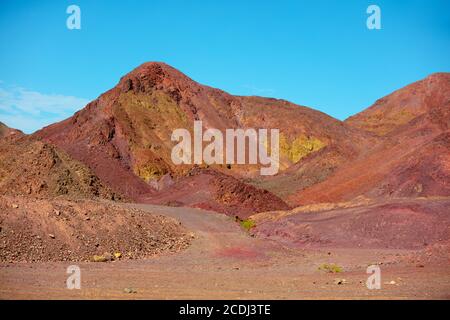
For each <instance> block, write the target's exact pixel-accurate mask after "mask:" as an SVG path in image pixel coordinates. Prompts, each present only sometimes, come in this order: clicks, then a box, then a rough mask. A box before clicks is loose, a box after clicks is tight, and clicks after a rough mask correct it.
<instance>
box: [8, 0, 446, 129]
mask: <svg viewBox="0 0 450 320" xmlns="http://www.w3.org/2000/svg"><path fill="white" fill-rule="evenodd" d="M71 4H75V5H78V6H79V7H80V8H81V30H69V29H68V28H67V27H66V20H67V17H68V16H69V15H68V14H67V13H66V8H67V7H68V6H69V5H71ZM370 4H376V5H378V6H379V7H380V8H381V23H382V30H368V29H367V27H366V20H367V17H368V16H369V15H368V14H367V13H366V9H367V7H368V6H369V5H370ZM0 43H1V50H0V121H2V122H5V123H6V124H8V125H9V126H12V127H16V128H19V129H22V130H24V131H25V132H32V131H34V130H36V129H38V128H40V127H42V126H43V125H46V124H49V123H52V122H54V121H58V120H61V119H63V118H66V117H68V116H70V115H71V114H72V113H73V112H74V111H76V110H77V109H79V108H81V107H83V106H84V104H85V103H86V102H88V101H89V100H92V99H95V98H96V97H97V96H98V95H100V94H101V93H102V92H104V91H106V90H108V89H110V88H111V87H113V86H114V85H115V84H116V83H117V82H118V80H119V79H120V77H121V76H123V75H124V74H126V73H127V72H129V71H131V70H132V69H133V68H135V67H136V66H138V65H140V64H141V63H143V62H146V61H164V62H166V63H168V64H170V65H172V66H173V67H175V68H177V69H179V70H180V71H182V72H184V73H186V74H187V75H188V76H190V77H191V78H193V79H194V80H196V81H198V82H200V83H203V84H207V85H210V86H213V87H218V88H221V89H223V90H225V91H228V92H230V93H232V94H238V95H262V96H272V97H276V98H283V99H286V100H289V101H292V102H295V103H297V104H301V105H306V106H309V107H312V108H315V109H318V110H321V111H323V112H326V113H328V114H330V115H331V116H334V117H336V118H339V119H345V118H346V117H348V116H350V115H352V114H355V113H357V112H359V111H361V110H363V109H364V108H366V107H368V106H370V105H371V104H372V103H373V102H374V101H375V100H376V99H378V98H381V97H382V96H384V95H386V94H389V93H390V92H392V91H394V90H396V89H398V88H401V87H402V86H405V85H407V84H409V83H411V82H414V81H416V80H419V79H422V78H424V77H426V76H427V75H429V74H431V73H433V72H440V71H445V72H449V71H450V58H449V57H450V1H448V0H409V1H405V0H387V1H384V0H373V1H364V0H342V1H335V0H309V1H302V0H292V1H283V0H277V1H275V0H273V1H264V0H226V1H225V0H204V1H201V0H190V1H188V0H186V1H177V0H140V1H139V0H128V1H115V0H110V1H102V0H72V1H64V0H63V1H52V0H47V1H46V0H40V1H34V0H33V1H25V0H1V1H0Z"/></svg>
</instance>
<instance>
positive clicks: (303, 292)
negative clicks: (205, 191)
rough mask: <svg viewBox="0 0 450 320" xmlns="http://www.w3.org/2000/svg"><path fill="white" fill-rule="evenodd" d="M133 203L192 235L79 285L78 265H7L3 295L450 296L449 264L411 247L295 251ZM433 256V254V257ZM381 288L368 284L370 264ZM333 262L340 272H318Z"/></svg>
mask: <svg viewBox="0 0 450 320" xmlns="http://www.w3.org/2000/svg"><path fill="white" fill-rule="evenodd" d="M124 206H136V207H138V208H139V209H142V210H144V211H146V212H151V213H157V214H162V215H165V216H169V217H173V218H176V219H178V220H179V221H181V223H182V225H183V226H184V227H186V228H187V229H189V230H191V231H192V232H193V233H194V234H195V239H194V240H193V241H192V245H191V246H190V247H189V248H188V249H186V250H182V251H180V252H178V253H168V254H164V255H161V256H157V257H155V258H150V259H145V260H127V261H115V262H107V263H92V262H83V263H78V264H77V265H79V266H80V268H81V289H80V290H76V289H75V290H69V289H67V287H66V279H67V277H68V276H69V275H68V274H66V269H67V267H68V266H69V265H72V264H74V263H69V262H50V263H34V264H26V263H15V264H8V263H2V264H1V265H0V298H1V299H49V298H50V299H105V298H106V299H449V298H450V264H449V263H448V260H446V258H445V255H444V256H443V259H442V260H441V262H439V263H436V261H434V262H433V263H432V264H431V263H427V261H428V260H427V253H426V252H424V251H414V250H392V249H390V250H377V249H321V250H309V249H304V250H298V249H295V250H294V249H292V248H289V247H285V246H282V245H281V244H279V243H278V242H274V241H271V240H266V239H261V238H255V237H252V236H250V235H249V234H248V233H247V232H246V231H245V230H243V229H242V228H241V227H240V226H239V225H238V224H237V223H235V221H234V220H233V219H232V218H230V217H227V216H225V215H221V214H217V213H214V212H208V211H204V210H199V209H193V208H170V207H162V206H153V205H129V204H128V205H127V204H125V205H124ZM434 258H436V255H434ZM374 263H375V264H378V265H379V266H380V268H381V280H382V287H381V289H380V290H369V289H367V287H366V284H365V282H366V280H367V277H368V276H369V275H368V274H366V268H367V266H368V265H371V264H374ZM322 264H336V265H338V266H340V267H342V268H343V271H342V272H339V273H328V272H324V271H321V270H319V269H318V268H319V267H320V266H321V265H322Z"/></svg>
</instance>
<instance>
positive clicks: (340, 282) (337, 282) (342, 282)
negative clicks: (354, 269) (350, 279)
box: [334, 279, 347, 285]
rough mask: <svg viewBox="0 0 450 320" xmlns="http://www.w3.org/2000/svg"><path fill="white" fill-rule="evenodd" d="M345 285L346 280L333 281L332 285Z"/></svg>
mask: <svg viewBox="0 0 450 320" xmlns="http://www.w3.org/2000/svg"><path fill="white" fill-rule="evenodd" d="M346 283H347V280H345V279H334V284H337V285H343V284H346Z"/></svg>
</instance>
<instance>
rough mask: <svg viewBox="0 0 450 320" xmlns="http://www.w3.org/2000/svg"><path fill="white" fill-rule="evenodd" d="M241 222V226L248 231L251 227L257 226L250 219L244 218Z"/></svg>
mask: <svg viewBox="0 0 450 320" xmlns="http://www.w3.org/2000/svg"><path fill="white" fill-rule="evenodd" d="M240 223H241V227H242V228H244V229H245V230H247V231H250V229H252V228H254V227H256V224H255V222H254V221H252V220H250V219H246V220H242V221H241V222H240Z"/></svg>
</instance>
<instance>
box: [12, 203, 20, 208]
mask: <svg viewBox="0 0 450 320" xmlns="http://www.w3.org/2000/svg"><path fill="white" fill-rule="evenodd" d="M11 207H12V208H13V209H18V208H19V205H18V204H15V203H14V204H13V205H12V206H11Z"/></svg>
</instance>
